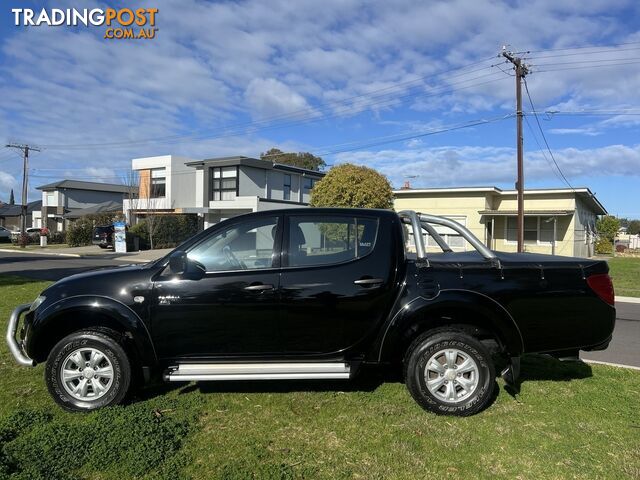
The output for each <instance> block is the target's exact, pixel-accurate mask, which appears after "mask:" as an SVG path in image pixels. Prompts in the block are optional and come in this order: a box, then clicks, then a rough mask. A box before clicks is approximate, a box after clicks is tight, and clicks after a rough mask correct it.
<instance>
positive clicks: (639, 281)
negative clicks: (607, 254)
mask: <svg viewBox="0 0 640 480" xmlns="http://www.w3.org/2000/svg"><path fill="white" fill-rule="evenodd" d="M607 262H609V270H610V271H609V274H610V275H611V277H612V278H613V286H614V288H615V291H616V295H620V296H623V297H640V258H634V257H614V258H609V259H608V260H607Z"/></svg>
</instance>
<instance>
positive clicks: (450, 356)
mask: <svg viewBox="0 0 640 480" xmlns="http://www.w3.org/2000/svg"><path fill="white" fill-rule="evenodd" d="M479 373H480V372H479V370H478V365H477V363H476V362H475V360H474V359H473V358H471V356H470V355H469V354H467V353H465V352H463V351H462V350H458V349H456V348H446V349H443V350H440V351H438V352H436V353H435V354H433V355H432V356H431V358H429V361H428V362H427V365H426V366H425V371H424V379H425V381H426V383H427V388H428V389H429V392H431V394H432V395H433V396H434V397H436V398H437V399H438V400H441V401H443V402H445V403H457V402H461V401H463V400H466V399H467V398H469V397H470V396H471V395H472V394H473V392H475V391H476V389H477V388H478V381H479V376H480V375H479Z"/></svg>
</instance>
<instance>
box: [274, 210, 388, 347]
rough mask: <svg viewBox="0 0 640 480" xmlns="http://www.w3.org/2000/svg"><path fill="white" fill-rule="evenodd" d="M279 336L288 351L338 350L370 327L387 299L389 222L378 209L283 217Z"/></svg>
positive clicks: (380, 315)
mask: <svg viewBox="0 0 640 480" xmlns="http://www.w3.org/2000/svg"><path fill="white" fill-rule="evenodd" d="M283 239H284V248H283V268H282V270H281V271H282V274H281V279H280V288H281V295H282V296H281V301H282V313H281V317H280V325H281V328H280V329H279V330H280V335H281V338H282V341H283V349H284V353H286V354H309V355H314V354H315V355H317V354H329V353H335V352H341V351H344V350H346V349H348V348H350V347H352V346H354V345H355V344H357V343H358V342H359V341H360V340H362V339H364V338H366V337H367V336H368V334H370V333H373V330H374V329H375V327H376V325H378V324H379V322H381V321H382V319H383V317H384V316H385V315H386V313H387V310H388V309H389V307H390V304H391V302H392V301H393V299H392V298H391V297H392V295H393V291H394V287H393V285H392V283H393V277H394V267H395V264H396V259H395V255H396V254H395V253H394V252H395V250H394V248H393V247H392V244H393V242H392V237H391V229H390V228H389V226H385V225H382V224H381V222H380V219H379V218H377V217H376V216H365V215H362V216H360V215H357V216H356V215H349V214H345V215H326V214H322V215H318V214H315V215H314V214H312V213H309V214H295V215H294V214H291V215H286V216H285V233H284V237H283Z"/></svg>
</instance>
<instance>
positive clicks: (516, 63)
mask: <svg viewBox="0 0 640 480" xmlns="http://www.w3.org/2000/svg"><path fill="white" fill-rule="evenodd" d="M502 56H503V57H504V58H506V59H507V60H508V61H509V62H511V63H513V69H514V70H515V72H516V122H517V127H516V145H517V149H518V179H517V180H516V190H517V191H518V252H523V251H524V160H523V146H522V79H523V78H524V77H525V75H527V73H529V69H528V68H527V66H526V65H525V64H524V63H522V59H521V58H520V57H517V56H515V54H514V53H513V52H510V51H507V49H506V47H502Z"/></svg>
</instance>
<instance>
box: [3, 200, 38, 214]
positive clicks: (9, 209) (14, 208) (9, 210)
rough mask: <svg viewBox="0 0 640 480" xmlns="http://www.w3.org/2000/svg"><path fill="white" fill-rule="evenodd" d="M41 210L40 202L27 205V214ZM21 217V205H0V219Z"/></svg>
mask: <svg viewBox="0 0 640 480" xmlns="http://www.w3.org/2000/svg"><path fill="white" fill-rule="evenodd" d="M41 208H42V200H36V201H34V202H29V203H27V213H31V212H33V211H34V210H40V209H41ZM20 215H22V205H9V204H8V203H4V204H2V205H0V217H19V216H20Z"/></svg>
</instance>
